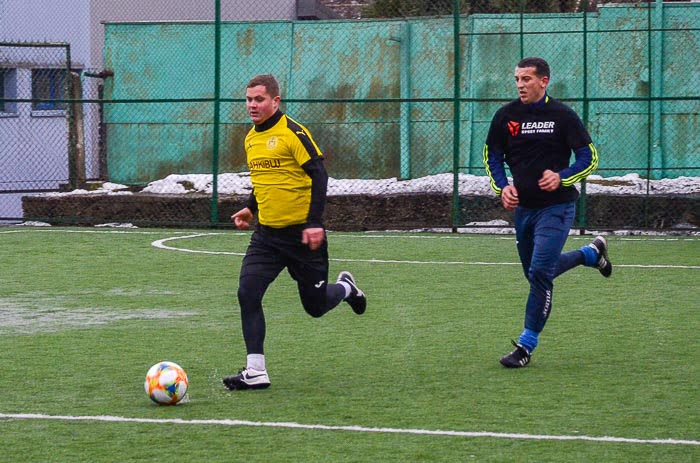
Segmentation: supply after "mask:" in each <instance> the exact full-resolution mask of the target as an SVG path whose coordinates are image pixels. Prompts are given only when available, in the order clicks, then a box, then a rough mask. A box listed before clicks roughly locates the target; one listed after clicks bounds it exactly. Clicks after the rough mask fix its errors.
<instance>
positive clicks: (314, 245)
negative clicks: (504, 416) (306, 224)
mask: <svg viewBox="0 0 700 463" xmlns="http://www.w3.org/2000/svg"><path fill="white" fill-rule="evenodd" d="M324 239H326V234H325V233H324V231H323V228H321V227H318V228H305V229H304V231H302V232H301V242H302V243H304V244H306V245H308V246H309V249H311V250H312V251H315V250H316V249H318V248H319V247H320V246H321V244H323V240H324Z"/></svg>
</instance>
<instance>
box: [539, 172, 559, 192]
mask: <svg viewBox="0 0 700 463" xmlns="http://www.w3.org/2000/svg"><path fill="white" fill-rule="evenodd" d="M537 185H539V187H540V189H541V190H544V191H554V190H556V189H557V188H559V185H561V177H560V176H559V174H557V173H556V172H552V171H551V170H549V169H547V170H545V171H544V172H542V177H541V178H540V180H539V181H538V182H537Z"/></svg>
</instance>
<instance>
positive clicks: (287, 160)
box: [224, 74, 367, 390]
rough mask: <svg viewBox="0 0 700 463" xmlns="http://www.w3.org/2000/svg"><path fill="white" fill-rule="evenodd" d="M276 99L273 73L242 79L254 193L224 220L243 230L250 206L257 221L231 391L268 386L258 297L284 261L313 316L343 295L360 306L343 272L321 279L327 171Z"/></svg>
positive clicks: (242, 285)
mask: <svg viewBox="0 0 700 463" xmlns="http://www.w3.org/2000/svg"><path fill="white" fill-rule="evenodd" d="M280 100H281V98H280V94H279V84H278V83H277V80H276V79H275V78H274V76H272V75H270V74H264V75H259V76H256V77H254V78H253V79H252V80H251V81H250V82H249V83H248V87H247V89H246V106H247V108H248V113H249V114H250V118H251V119H252V121H253V124H255V125H254V127H253V128H252V129H250V132H248V135H247V136H246V138H245V152H246V158H247V162H248V168H249V170H250V178H251V181H252V183H253V191H252V193H251V195H250V198H249V199H248V203H247V206H246V207H244V208H243V209H241V210H240V211H238V212H236V213H235V214H233V216H232V217H231V219H232V220H233V222H234V224H235V225H236V227H238V228H240V229H248V228H249V227H250V224H251V222H252V220H253V215H254V214H255V213H256V212H257V214H258V225H257V227H256V229H255V231H254V232H253V235H252V237H251V239H250V245H249V246H248V250H247V251H246V255H245V257H244V258H243V264H242V267H241V275H240V279H239V284H238V302H239V304H240V306H241V324H242V327H243V338H244V340H245V344H246V351H247V358H246V367H245V368H244V369H242V370H240V371H239V372H238V374H236V375H233V376H229V377H227V378H224V385H225V386H226V387H227V388H228V389H231V390H241V389H264V388H266V387H268V386H270V378H269V376H268V374H267V368H266V365H265V355H264V351H263V343H264V341H265V316H264V314H263V309H262V300H263V296H264V295H265V291H266V290H267V288H268V286H269V285H270V283H272V282H273V281H274V279H275V278H277V275H279V273H280V272H281V271H282V270H283V269H284V268H285V267H286V268H287V271H288V272H289V274H290V275H291V276H292V278H293V279H294V280H295V281H296V282H297V287H298V289H299V296H300V297H301V303H302V305H303V307H304V310H306V312H307V313H308V314H309V315H311V316H312V317H321V316H322V315H324V314H325V313H326V312H328V311H329V310H331V309H333V308H334V307H335V306H337V305H338V304H340V302H341V301H343V300H345V301H346V302H348V304H349V305H350V307H351V308H352V310H353V311H354V312H355V313H356V314H358V315H360V314H362V313H364V312H365V309H366V307H367V299H366V297H365V294H364V293H363V292H362V290H360V288H358V287H357V285H356V284H355V279H354V278H353V276H352V274H351V273H350V272H346V271H343V272H340V274H339V275H338V279H337V281H336V283H330V284H329V283H328V243H327V241H326V232H325V230H324V228H323V223H322V215H323V209H324V206H325V204H326V186H327V184H328V174H327V173H326V169H325V167H324V166H323V155H322V153H321V150H319V148H318V146H317V145H316V142H314V140H313V139H312V138H311V134H310V133H309V131H308V130H307V129H306V127H304V126H303V125H301V124H299V123H298V122H296V121H294V120H292V119H291V118H290V117H289V116H287V115H285V114H283V113H282V112H281V111H280V110H279V105H280Z"/></svg>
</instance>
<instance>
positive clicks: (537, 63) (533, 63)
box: [518, 56, 549, 78]
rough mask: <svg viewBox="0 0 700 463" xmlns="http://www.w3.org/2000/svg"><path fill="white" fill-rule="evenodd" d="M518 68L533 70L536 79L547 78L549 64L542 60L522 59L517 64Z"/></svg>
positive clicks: (534, 58) (533, 58)
mask: <svg viewBox="0 0 700 463" xmlns="http://www.w3.org/2000/svg"><path fill="white" fill-rule="evenodd" d="M518 67H519V68H535V75H536V76H537V77H540V78H542V77H545V76H546V77H549V64H548V63H547V62H546V61H545V60H543V59H542V58H536V57H533V56H531V57H529V58H523V59H521V60H520V62H519V63H518Z"/></svg>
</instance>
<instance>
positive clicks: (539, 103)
mask: <svg viewBox="0 0 700 463" xmlns="http://www.w3.org/2000/svg"><path fill="white" fill-rule="evenodd" d="M547 103H549V95H547V92H544V96H543V97H542V98H541V99H540V101H536V102H534V103H530V106H531V107H533V108H541V107H542V106H544V105H546V104H547Z"/></svg>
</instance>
